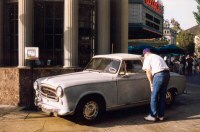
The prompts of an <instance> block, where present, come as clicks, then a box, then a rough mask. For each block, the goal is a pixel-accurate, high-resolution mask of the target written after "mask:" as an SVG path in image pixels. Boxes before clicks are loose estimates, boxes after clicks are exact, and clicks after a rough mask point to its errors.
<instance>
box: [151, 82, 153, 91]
mask: <svg viewBox="0 0 200 132" xmlns="http://www.w3.org/2000/svg"><path fill="white" fill-rule="evenodd" d="M150 89H151V92H153V84H151V83H150Z"/></svg>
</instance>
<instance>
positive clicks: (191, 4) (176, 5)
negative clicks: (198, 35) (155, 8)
mask: <svg viewBox="0 0 200 132" xmlns="http://www.w3.org/2000/svg"><path fill="white" fill-rule="evenodd" d="M162 2H163V5H164V19H165V20H166V19H167V20H171V19H172V18H174V19H175V20H176V21H178V22H179V23H180V27H181V28H182V29H184V30H186V29H188V28H191V27H193V26H196V25H197V22H196V19H195V17H194V15H193V13H192V12H193V11H195V12H197V5H198V4H197V2H196V1H195V0H162Z"/></svg>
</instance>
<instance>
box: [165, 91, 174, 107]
mask: <svg viewBox="0 0 200 132" xmlns="http://www.w3.org/2000/svg"><path fill="white" fill-rule="evenodd" d="M175 95H176V94H175V92H173V91H167V94H166V104H167V105H168V106H170V105H172V104H173V103H174V101H175Z"/></svg>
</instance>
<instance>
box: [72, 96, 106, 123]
mask: <svg viewBox="0 0 200 132" xmlns="http://www.w3.org/2000/svg"><path fill="white" fill-rule="evenodd" d="M104 106H105V105H104V103H103V100H102V99H99V98H91V97H88V98H84V99H82V100H81V101H80V102H79V104H78V106H77V109H76V113H75V115H76V117H77V118H79V120H81V121H84V122H85V123H93V122H95V121H97V120H98V119H99V117H100V115H101V114H102V113H103V111H104Z"/></svg>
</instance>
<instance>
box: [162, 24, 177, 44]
mask: <svg viewBox="0 0 200 132" xmlns="http://www.w3.org/2000/svg"><path fill="white" fill-rule="evenodd" d="M176 35H177V34H176V32H175V31H174V30H173V29H172V28H171V27H170V24H169V22H168V21H165V22H164V28H163V37H165V39H167V41H168V42H169V44H176Z"/></svg>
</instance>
